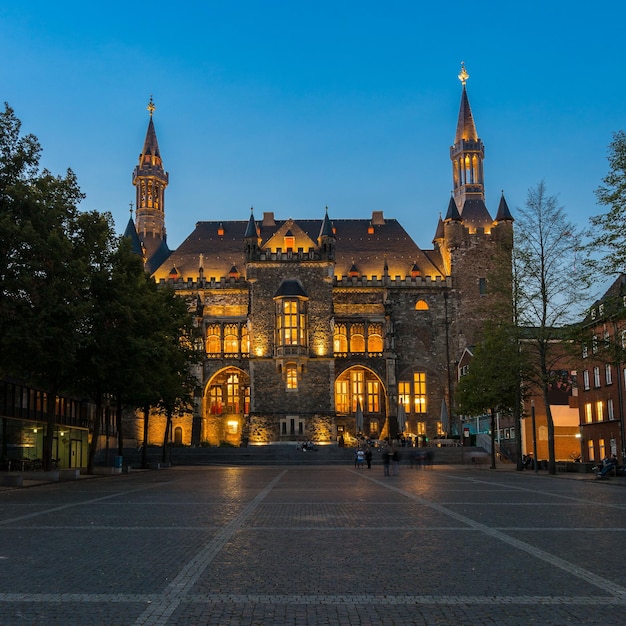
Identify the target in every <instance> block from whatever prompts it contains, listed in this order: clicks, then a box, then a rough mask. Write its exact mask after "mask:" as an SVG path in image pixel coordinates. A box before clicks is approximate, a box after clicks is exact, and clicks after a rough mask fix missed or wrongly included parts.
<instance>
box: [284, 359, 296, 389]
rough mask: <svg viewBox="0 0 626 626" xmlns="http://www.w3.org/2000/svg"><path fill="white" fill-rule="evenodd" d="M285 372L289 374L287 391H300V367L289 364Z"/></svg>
mask: <svg viewBox="0 0 626 626" xmlns="http://www.w3.org/2000/svg"><path fill="white" fill-rule="evenodd" d="M285 371H286V374H287V389H291V390H295V389H298V366H297V365H296V364H295V363H287V365H286V366H285Z"/></svg>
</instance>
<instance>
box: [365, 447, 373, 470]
mask: <svg viewBox="0 0 626 626" xmlns="http://www.w3.org/2000/svg"><path fill="white" fill-rule="evenodd" d="M365 462H366V463H367V469H372V450H371V448H370V447H369V446H368V447H367V448H366V449H365Z"/></svg>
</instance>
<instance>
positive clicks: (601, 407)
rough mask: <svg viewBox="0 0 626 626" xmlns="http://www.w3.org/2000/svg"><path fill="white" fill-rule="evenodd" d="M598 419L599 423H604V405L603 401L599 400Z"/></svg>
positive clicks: (597, 407)
mask: <svg viewBox="0 0 626 626" xmlns="http://www.w3.org/2000/svg"><path fill="white" fill-rule="evenodd" d="M596 419H597V420H598V421H599V422H603V421H604V404H603V402H602V400H598V401H597V402H596Z"/></svg>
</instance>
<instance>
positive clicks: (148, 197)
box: [133, 97, 170, 272]
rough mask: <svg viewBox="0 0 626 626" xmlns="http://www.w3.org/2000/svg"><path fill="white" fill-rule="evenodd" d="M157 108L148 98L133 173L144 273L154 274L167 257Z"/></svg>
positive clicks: (165, 178) (164, 181)
mask: <svg viewBox="0 0 626 626" xmlns="http://www.w3.org/2000/svg"><path fill="white" fill-rule="evenodd" d="M155 109H156V107H155V106H154V103H153V101H152V97H150V103H149V104H148V112H149V113H150V121H149V122H148V130H147V132H146V139H145V141H144V144H143V149H142V151H141V154H140V155H139V164H138V165H137V166H136V167H135V169H134V171H133V185H134V186H135V188H136V207H137V212H136V220H135V227H136V230H137V235H138V236H139V239H140V241H141V244H142V246H143V249H144V260H145V263H146V269H147V270H148V271H149V272H153V271H154V270H155V269H156V268H157V267H159V266H160V265H161V264H162V263H163V262H164V261H165V260H166V259H167V257H168V256H169V254H170V250H169V248H168V247H167V238H166V234H165V188H166V187H167V185H168V182H169V174H168V173H167V172H166V171H165V170H164V169H163V162H162V160H161V153H160V151H159V142H158V141H157V136H156V131H155V129H154V121H153V120H152V116H153V113H154V111H155Z"/></svg>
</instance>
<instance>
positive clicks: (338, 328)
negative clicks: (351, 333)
mask: <svg viewBox="0 0 626 626" xmlns="http://www.w3.org/2000/svg"><path fill="white" fill-rule="evenodd" d="M334 349H335V352H336V353H346V352H348V331H347V329H346V325H345V324H335V333H334Z"/></svg>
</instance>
